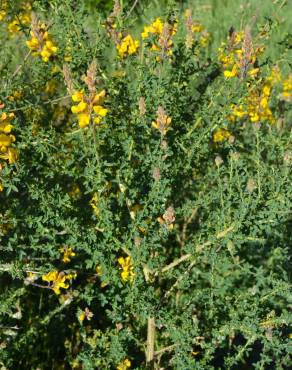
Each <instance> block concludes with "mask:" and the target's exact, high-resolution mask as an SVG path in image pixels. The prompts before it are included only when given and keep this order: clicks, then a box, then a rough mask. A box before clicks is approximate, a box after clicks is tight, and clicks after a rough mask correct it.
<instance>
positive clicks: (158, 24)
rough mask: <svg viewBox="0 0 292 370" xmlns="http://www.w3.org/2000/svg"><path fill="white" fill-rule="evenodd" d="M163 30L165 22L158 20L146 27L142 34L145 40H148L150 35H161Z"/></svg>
mask: <svg viewBox="0 0 292 370" xmlns="http://www.w3.org/2000/svg"><path fill="white" fill-rule="evenodd" d="M162 30H163V22H162V20H161V19H160V18H156V19H155V21H154V22H153V23H152V24H151V25H150V26H145V27H144V31H143V32H142V33H141V36H142V38H143V39H146V38H147V37H148V36H149V34H151V33H152V34H155V35H160V34H161V33H162Z"/></svg>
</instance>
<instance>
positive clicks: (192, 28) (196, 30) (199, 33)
mask: <svg viewBox="0 0 292 370" xmlns="http://www.w3.org/2000/svg"><path fill="white" fill-rule="evenodd" d="M185 18H186V29H187V36H186V47H187V48H191V47H192V45H193V44H194V41H195V40H196V41H197V42H198V43H199V44H200V46H202V47H203V48H205V47H207V46H208V44H209V41H210V34H209V32H207V31H206V30H205V27H204V26H203V25H202V24H201V23H199V22H194V21H193V18H192V11H191V10H190V9H187V10H186V12H185Z"/></svg>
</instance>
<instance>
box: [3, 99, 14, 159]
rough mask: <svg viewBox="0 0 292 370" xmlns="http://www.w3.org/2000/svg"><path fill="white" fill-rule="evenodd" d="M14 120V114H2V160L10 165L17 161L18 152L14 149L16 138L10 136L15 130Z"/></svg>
mask: <svg viewBox="0 0 292 370" xmlns="http://www.w3.org/2000/svg"><path fill="white" fill-rule="evenodd" d="M2 106H3V105H2ZM13 118H14V114H13V113H10V114H7V113H5V112H2V114H1V116H0V158H2V159H4V160H6V161H8V163H9V164H13V163H14V162H15V161H16V160H17V151H16V149H14V148H13V147H12V144H13V143H14V142H15V136H14V135H11V134H10V132H11V130H12V128H13V126H12V124H11V121H12V120H13Z"/></svg>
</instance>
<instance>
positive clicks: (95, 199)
mask: <svg viewBox="0 0 292 370" xmlns="http://www.w3.org/2000/svg"><path fill="white" fill-rule="evenodd" d="M89 204H90V206H91V208H92V209H93V212H94V214H95V215H96V216H98V215H99V208H98V195H97V193H94V194H93V196H92V198H91V200H90V202H89Z"/></svg>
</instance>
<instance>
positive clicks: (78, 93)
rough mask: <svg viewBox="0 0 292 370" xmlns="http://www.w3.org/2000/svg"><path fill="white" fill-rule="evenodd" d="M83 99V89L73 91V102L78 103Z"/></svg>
mask: <svg viewBox="0 0 292 370" xmlns="http://www.w3.org/2000/svg"><path fill="white" fill-rule="evenodd" d="M83 99H84V91H83V90H82V91H75V93H74V94H73V95H72V100H73V101H74V102H75V103H79V102H81V101H82V100H83Z"/></svg>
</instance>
